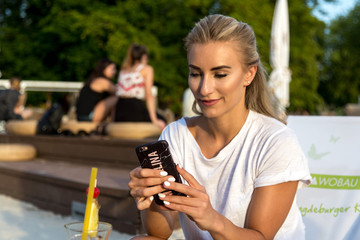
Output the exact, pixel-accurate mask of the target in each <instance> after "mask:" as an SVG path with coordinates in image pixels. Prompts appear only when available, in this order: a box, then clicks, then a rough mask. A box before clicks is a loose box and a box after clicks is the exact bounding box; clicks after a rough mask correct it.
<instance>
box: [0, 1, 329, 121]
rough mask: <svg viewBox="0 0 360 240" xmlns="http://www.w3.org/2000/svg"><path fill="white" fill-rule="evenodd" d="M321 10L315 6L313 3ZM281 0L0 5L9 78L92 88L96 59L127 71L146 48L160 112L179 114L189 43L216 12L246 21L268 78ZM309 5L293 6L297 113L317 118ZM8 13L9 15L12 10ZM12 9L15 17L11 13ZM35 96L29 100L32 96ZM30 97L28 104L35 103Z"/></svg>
mask: <svg viewBox="0 0 360 240" xmlns="http://www.w3.org/2000/svg"><path fill="white" fill-rule="evenodd" d="M309 1H310V2H312V3H313V5H314V6H315V5H316V3H317V1H315V0H309ZM275 2H276V1H275V0H242V1H238V0H158V1H153V0H122V1H115V0H107V1H101V0H76V1H73V0H56V1H55V0H27V1H26V0H12V1H10V0H0V3H1V5H2V6H3V8H1V9H0V26H1V28H0V44H1V52H0V54H1V57H0V67H1V71H2V73H3V78H9V77H11V75H19V76H21V77H22V78H23V79H33V80H35V79H43V80H56V81H86V80H87V78H88V76H89V73H90V71H91V70H92V69H93V67H94V65H95V63H96V62H97V60H98V59H100V58H103V57H108V58H110V59H112V60H114V61H115V62H116V63H117V64H118V66H120V65H121V63H122V61H123V59H124V57H125V54H126V50H127V48H128V46H129V44H130V43H131V42H137V43H140V44H145V45H146V46H147V47H148V49H149V55H150V58H149V60H150V64H151V65H152V66H153V67H154V70H155V84H156V85H157V86H158V87H159V93H158V96H159V105H160V107H161V108H165V107H170V108H171V109H172V110H173V111H174V112H175V113H176V114H177V115H179V114H180V113H181V98H182V94H183V91H184V89H185V88H186V87H187V75H188V68H187V62H186V53H185V50H184V47H183V39H184V38H185V37H186V34H187V33H188V32H189V30H190V29H191V28H192V27H193V25H194V23H195V22H197V21H198V20H200V19H201V18H202V17H204V16H206V15H208V14H210V13H221V14H225V15H230V16H232V17H235V18H237V19H239V20H242V21H244V22H248V23H249V24H250V25H251V26H252V27H253V28H254V31H255V33H256V36H257V41H258V47H259V52H260V54H261V57H262V61H263V63H264V65H265V67H266V68H267V69H268V71H269V72H270V71H271V67H270V65H269V51H270V43H269V40H270V31H271V22H272V15H273V11H274V7H275ZM306 2H307V1H304V0H291V1H289V9H290V28H291V34H290V36H291V41H290V42H291V59H290V68H291V71H292V82H291V92H290V93H291V96H290V100H291V105H290V108H289V110H291V111H298V110H299V111H308V112H311V113H313V112H315V111H316V110H315V109H316V105H318V104H320V103H321V97H320V96H319V95H318V94H317V92H316V91H317V86H318V66H320V63H319V60H320V59H321V58H322V54H323V49H322V48H323V46H322V41H323V40H322V39H323V36H322V32H323V30H324V24H322V23H321V22H319V21H318V20H317V19H315V18H314V17H312V16H311V14H310V13H311V8H310V7H308V6H307V5H306ZM6 9H7V10H6ZM9 10H10V13H9ZM30 97H31V96H30ZM30 97H29V101H31V99H30Z"/></svg>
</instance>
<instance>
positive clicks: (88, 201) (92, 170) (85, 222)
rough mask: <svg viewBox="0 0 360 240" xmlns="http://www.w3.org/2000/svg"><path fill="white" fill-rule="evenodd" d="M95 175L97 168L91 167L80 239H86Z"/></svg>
mask: <svg viewBox="0 0 360 240" xmlns="http://www.w3.org/2000/svg"><path fill="white" fill-rule="evenodd" d="M96 175H97V168H92V169H91V176H90V183H89V191H88V195H87V201H86V210H85V218H84V226H83V233H82V238H81V240H86V238H87V235H88V231H89V227H90V221H89V220H90V211H91V203H92V200H93V197H94V189H95V185H96Z"/></svg>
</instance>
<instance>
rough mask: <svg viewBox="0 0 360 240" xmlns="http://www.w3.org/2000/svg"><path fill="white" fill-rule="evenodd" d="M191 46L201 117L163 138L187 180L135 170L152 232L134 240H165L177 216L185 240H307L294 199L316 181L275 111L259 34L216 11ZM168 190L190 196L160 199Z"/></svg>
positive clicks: (192, 36)
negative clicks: (159, 201) (259, 48)
mask: <svg viewBox="0 0 360 240" xmlns="http://www.w3.org/2000/svg"><path fill="white" fill-rule="evenodd" d="M185 46H186V49H187V58H188V66H189V79H188V81H189V87H190V89H191V91H192V92H193V94H194V96H195V100H196V105H197V106H198V107H199V108H200V111H199V112H200V116H195V117H192V118H182V119H180V120H178V121H176V122H174V123H171V124H170V125H169V126H167V127H166V128H165V130H164V131H163V133H162V135H161V137H160V138H161V139H165V140H167V141H168V143H169V146H170V151H171V153H172V155H173V158H174V161H175V162H176V163H177V164H178V166H177V170H178V171H179V173H180V174H181V176H182V178H183V180H184V182H185V184H180V183H176V182H174V178H173V177H172V176H167V173H166V172H163V171H159V170H153V169H141V168H140V167H139V168H136V169H134V170H132V171H131V173H130V182H129V187H130V189H131V195H132V196H133V197H134V198H135V200H136V203H137V207H138V209H139V210H141V216H142V221H143V225H144V227H145V229H146V231H147V234H148V236H138V237H135V238H134V239H167V238H168V237H169V236H170V235H171V233H172V231H173V228H174V222H175V219H176V214H177V213H179V218H180V223H181V226H182V229H183V231H184V234H185V237H186V239H231V240H233V239H246V240H251V239H291V240H294V239H304V238H305V233H304V225H303V223H302V218H301V214H300V212H299V209H298V207H297V205H296V202H295V195H296V191H297V189H298V188H301V187H304V186H306V185H308V184H310V181H311V176H310V174H309V169H308V165H307V161H306V158H305V156H304V154H303V153H302V151H301V148H300V146H299V143H298V141H297V139H296V136H295V135H294V133H293V132H292V131H291V130H290V129H289V128H287V126H286V125H285V124H284V123H282V120H281V119H279V118H278V115H277V113H276V109H278V108H277V106H276V104H275V101H274V100H273V98H272V96H271V95H270V93H269V91H268V89H267V83H266V78H265V76H266V75H265V72H264V69H263V67H262V64H261V61H260V58H259V54H258V53H257V49H256V39H255V35H254V32H253V30H252V28H251V27H250V26H249V25H247V24H246V23H243V22H240V21H237V20H235V19H234V18H231V17H226V16H222V15H210V16H208V17H205V18H203V19H202V20H201V21H200V22H198V23H197V24H196V25H195V27H194V28H193V29H192V31H191V32H190V33H189V34H188V36H187V37H186V41H185ZM170 189H171V190H176V191H179V192H182V193H184V194H186V195H187V197H183V196H171V195H169V194H164V193H161V192H163V191H165V190H170ZM154 194H158V195H159V197H160V199H162V200H163V201H164V204H165V205H164V206H159V205H157V204H156V203H155V202H154V201H153V195H154Z"/></svg>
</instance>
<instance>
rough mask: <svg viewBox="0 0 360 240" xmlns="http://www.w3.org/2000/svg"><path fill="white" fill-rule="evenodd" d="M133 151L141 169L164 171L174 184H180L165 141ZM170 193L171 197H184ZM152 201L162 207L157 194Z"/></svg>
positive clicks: (177, 193)
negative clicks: (173, 179)
mask: <svg viewBox="0 0 360 240" xmlns="http://www.w3.org/2000/svg"><path fill="white" fill-rule="evenodd" d="M135 151H136V154H137V156H138V159H139V161H140V165H141V167H142V168H152V169H158V170H164V171H166V172H167V173H168V174H169V175H171V176H173V177H174V178H175V181H176V182H178V183H182V181H181V178H180V174H179V173H178V171H177V170H176V165H175V163H174V161H173V159H172V156H171V153H170V150H169V144H168V143H167V141H165V140H160V141H156V142H151V143H147V144H144V145H140V146H137V147H136V149H135ZM171 192H172V195H178V196H185V195H184V194H182V193H179V192H176V191H171ZM154 199H155V202H156V203H157V204H159V205H164V203H163V201H162V200H160V199H159V196H158V195H157V194H155V195H154Z"/></svg>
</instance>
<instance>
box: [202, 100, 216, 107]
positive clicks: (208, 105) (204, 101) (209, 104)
mask: <svg viewBox="0 0 360 240" xmlns="http://www.w3.org/2000/svg"><path fill="white" fill-rule="evenodd" d="M219 101H220V99H209V100H204V99H202V100H200V102H201V103H202V104H203V105H204V106H206V107H211V106H213V105H215V104H216V103H218V102H219Z"/></svg>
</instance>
